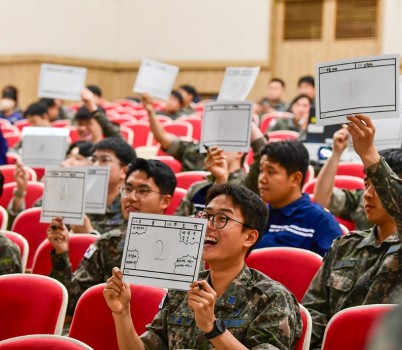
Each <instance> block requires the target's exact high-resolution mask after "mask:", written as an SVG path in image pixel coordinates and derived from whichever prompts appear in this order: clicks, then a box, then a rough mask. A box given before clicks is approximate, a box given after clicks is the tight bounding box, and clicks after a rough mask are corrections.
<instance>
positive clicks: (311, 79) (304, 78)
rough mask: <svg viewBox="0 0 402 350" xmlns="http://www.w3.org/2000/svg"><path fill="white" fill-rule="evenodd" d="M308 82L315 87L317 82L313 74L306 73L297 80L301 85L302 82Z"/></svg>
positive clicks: (298, 84)
mask: <svg viewBox="0 0 402 350" xmlns="http://www.w3.org/2000/svg"><path fill="white" fill-rule="evenodd" d="M303 83H306V84H309V85H311V86H312V87H315V82H314V77H313V76H312V75H304V76H302V77H300V78H299V81H298V82H297V86H298V87H300V85H301V84H303Z"/></svg>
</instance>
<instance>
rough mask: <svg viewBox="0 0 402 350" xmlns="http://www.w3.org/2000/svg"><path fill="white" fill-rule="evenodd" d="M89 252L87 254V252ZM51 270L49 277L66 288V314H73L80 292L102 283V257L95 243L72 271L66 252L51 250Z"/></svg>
mask: <svg viewBox="0 0 402 350" xmlns="http://www.w3.org/2000/svg"><path fill="white" fill-rule="evenodd" d="M88 252H89V253H90V254H88V255H87V253H88ZM51 260H52V271H51V272H50V277H53V278H55V279H56V280H58V281H59V282H61V283H62V284H64V286H65V287H66V288H67V290H68V307H67V315H71V316H72V315H73V313H74V310H75V306H76V305H77V302H78V299H79V298H80V296H81V294H82V293H84V291H86V290H87V289H88V288H89V287H92V286H94V285H96V284H99V283H103V282H105V281H104V274H103V269H102V261H101V260H102V257H101V252H100V247H99V246H98V245H97V243H95V244H92V245H91V246H90V248H88V250H87V252H86V253H85V255H84V258H83V259H82V261H81V263H80V265H79V266H78V268H77V270H76V271H75V272H74V273H73V272H72V267H71V263H70V259H69V256H68V253H65V254H60V255H56V254H55V252H54V251H52V252H51Z"/></svg>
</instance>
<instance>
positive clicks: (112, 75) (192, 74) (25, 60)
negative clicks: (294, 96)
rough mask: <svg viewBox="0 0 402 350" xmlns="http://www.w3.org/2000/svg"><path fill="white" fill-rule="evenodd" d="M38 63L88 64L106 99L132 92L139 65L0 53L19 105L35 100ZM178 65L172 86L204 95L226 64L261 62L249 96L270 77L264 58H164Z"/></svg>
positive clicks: (0, 66) (3, 75) (0, 81)
mask: <svg viewBox="0 0 402 350" xmlns="http://www.w3.org/2000/svg"><path fill="white" fill-rule="evenodd" d="M41 63H54V64H65V65H72V66H82V67H87V68H88V74H87V84H95V85H99V86H100V87H101V88H102V90H103V93H104V97H105V98H106V99H108V100H111V101H113V100H116V99H120V98H124V97H126V96H133V95H134V93H133V92H132V88H133V85H134V81H135V78H136V74H137V71H138V68H139V62H137V63H120V62H119V63H115V62H108V61H96V60H81V59H74V58H69V57H56V56H44V55H41V56H38V55H17V56H3V57H2V56H0V88H1V87H3V86H4V85H7V84H13V85H15V86H17V87H18V88H19V95H20V105H21V107H23V108H25V107H26V106H27V105H28V104H29V103H31V102H33V101H35V100H37V98H38V97H37V91H38V79H39V71H40V65H41ZM167 63H171V64H174V65H177V66H179V67H180V72H179V75H178V78H177V81H176V87H177V86H179V85H181V84H192V85H194V86H195V87H197V88H198V89H199V91H200V94H201V95H202V96H203V97H205V98H208V97H210V96H213V95H215V94H217V93H218V91H219V88H220V85H221V82H222V80H223V76H224V72H225V68H226V66H227V65H228V66H239V65H242V66H244V65H247V66H261V71H260V74H259V77H258V79H257V82H256V84H255V86H254V88H253V90H252V92H251V93H250V96H249V98H250V99H258V98H260V97H261V96H262V95H263V94H264V92H265V87H266V83H267V81H268V80H269V78H270V70H269V67H268V66H267V65H264V62H225V63H221V62H216V63H213V62H208V63H202V62H199V63H196V62H192V63H186V62H167Z"/></svg>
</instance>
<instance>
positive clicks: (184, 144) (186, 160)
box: [163, 138, 206, 171]
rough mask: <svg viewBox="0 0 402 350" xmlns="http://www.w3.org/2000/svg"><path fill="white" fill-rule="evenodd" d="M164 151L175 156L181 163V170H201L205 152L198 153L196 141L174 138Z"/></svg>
mask: <svg viewBox="0 0 402 350" xmlns="http://www.w3.org/2000/svg"><path fill="white" fill-rule="evenodd" d="M163 151H165V152H166V153H169V154H170V155H171V156H173V157H174V158H176V159H177V160H178V161H179V162H180V163H181V164H182V171H192V170H202V169H203V168H204V161H205V158H206V153H200V144H199V143H198V142H196V141H183V140H180V139H178V138H175V139H174V140H173V142H172V143H171V144H170V146H169V147H168V148H167V149H163Z"/></svg>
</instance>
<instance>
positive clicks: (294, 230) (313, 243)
mask: <svg viewBox="0 0 402 350" xmlns="http://www.w3.org/2000/svg"><path fill="white" fill-rule="evenodd" d="M268 209H269V221H268V231H267V232H265V233H264V235H263V236H262V238H261V241H260V242H259V243H258V245H257V246H256V248H265V247H296V248H303V249H307V250H311V251H313V252H315V253H318V254H320V255H321V256H324V255H325V253H326V252H327V251H328V249H329V248H330V247H331V244H332V241H333V240H334V239H335V238H337V237H339V236H341V235H342V232H341V229H340V227H339V224H338V222H337V221H336V219H335V217H334V216H333V215H332V214H331V213H329V212H327V211H325V210H324V208H323V207H322V206H320V205H319V204H317V203H314V202H312V201H311V200H310V197H309V195H308V194H303V195H302V196H301V197H300V198H299V199H298V200H296V201H294V202H293V203H291V204H289V205H287V206H286V207H284V208H281V209H274V208H272V207H271V206H270V205H268Z"/></svg>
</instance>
